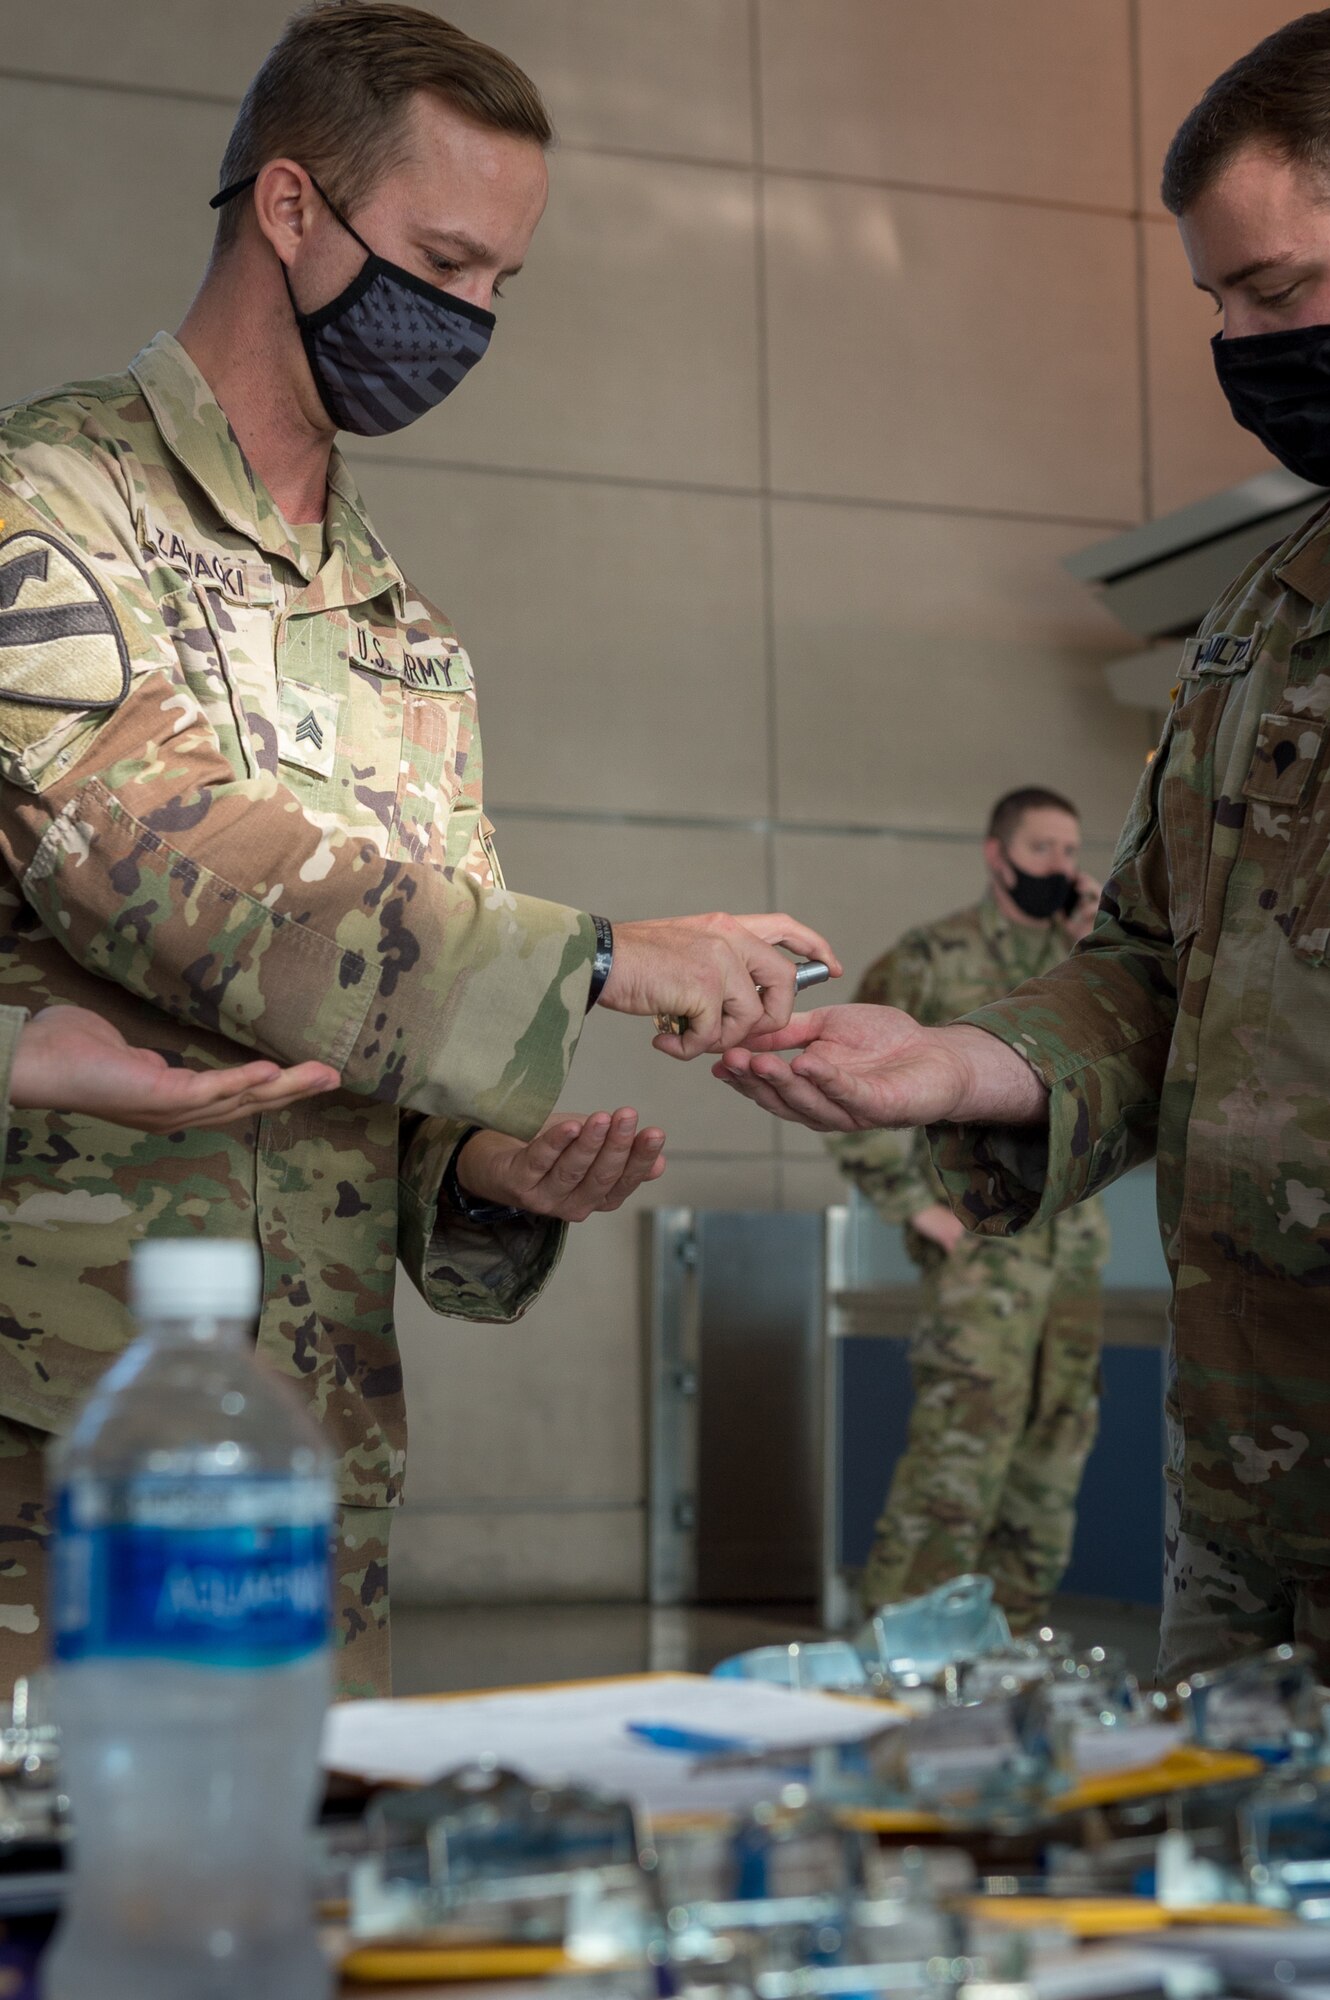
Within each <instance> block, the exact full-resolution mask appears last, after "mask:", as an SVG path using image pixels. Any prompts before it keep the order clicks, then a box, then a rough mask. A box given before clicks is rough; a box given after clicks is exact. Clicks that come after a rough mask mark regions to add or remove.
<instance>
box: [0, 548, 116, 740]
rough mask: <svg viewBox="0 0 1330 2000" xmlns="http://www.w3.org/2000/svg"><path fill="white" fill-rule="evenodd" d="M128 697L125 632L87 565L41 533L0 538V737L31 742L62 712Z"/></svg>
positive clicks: (108, 705) (111, 705)
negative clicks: (1, 718)
mask: <svg viewBox="0 0 1330 2000" xmlns="http://www.w3.org/2000/svg"><path fill="white" fill-rule="evenodd" d="M2 527H3V523H0V528H2ZM128 692H129V646H128V643H127V641H126V638H125V633H124V630H123V628H122V626H121V622H120V620H119V618H118V617H117V616H116V613H115V609H114V607H113V605H112V603H111V600H110V598H109V597H108V596H107V594H106V592H105V591H104V590H103V588H102V586H101V584H100V583H99V582H98V581H97V579H96V577H95V576H94V575H93V573H92V570H91V569H90V568H89V567H88V565H87V564H86V563H85V562H84V561H83V559H82V558H81V557H80V556H78V555H76V554H75V552H74V551H73V549H71V548H70V546H69V544H68V543H67V542H64V541H60V540H58V539H57V537H56V536H54V535H52V534H48V533H47V531H46V530H45V529H44V528H28V527H23V528H18V529H16V530H15V531H14V532H13V533H11V534H8V535H5V534H3V533H0V712H3V713H4V725H3V729H0V734H3V735H4V736H5V737H6V738H7V739H8V740H9V741H10V742H11V743H16V742H23V743H34V742H36V741H37V740H38V739H39V738H40V737H41V736H43V735H45V734H46V732H47V731H48V730H50V729H52V728H53V727H54V726H55V725H56V723H57V722H58V721H59V719H60V713H61V712H62V711H68V710H71V709H74V710H77V709H84V708H116V707H118V706H119V704H120V703H121V702H122V701H123V700H124V698H125V696H126V695H127V694H128ZM25 710H30V711H41V710H45V711H46V713H45V714H44V715H42V714H39V713H36V712H33V713H30V714H24V713H23V711H25Z"/></svg>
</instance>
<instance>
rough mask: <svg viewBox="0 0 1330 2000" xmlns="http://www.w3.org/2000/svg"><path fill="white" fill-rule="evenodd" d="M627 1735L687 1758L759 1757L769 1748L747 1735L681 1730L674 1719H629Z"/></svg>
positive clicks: (658, 1748)
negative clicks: (665, 1720) (680, 1752)
mask: <svg viewBox="0 0 1330 2000" xmlns="http://www.w3.org/2000/svg"><path fill="white" fill-rule="evenodd" d="M625 1727H626V1728H627V1731H628V1734H629V1735H630V1736H640V1737H641V1739H642V1741H643V1742H644V1743H650V1744H651V1745H652V1747H653V1748H654V1749H656V1750H680V1751H682V1752H683V1753H684V1755H685V1756H689V1757H760V1756H762V1755H763V1754H764V1752H765V1751H766V1750H767V1749H768V1748H769V1747H770V1746H769V1745H767V1744H765V1743H758V1742H755V1741H754V1740H753V1739H752V1738H751V1737H747V1736H718V1735H716V1734H715V1733H714V1732H713V1731H712V1730H709V1729H681V1728H680V1727H679V1725H678V1724H677V1723H675V1722H629V1723H627V1724H625Z"/></svg>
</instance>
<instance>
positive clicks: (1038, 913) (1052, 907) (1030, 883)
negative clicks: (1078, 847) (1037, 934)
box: [1006, 854, 1077, 924]
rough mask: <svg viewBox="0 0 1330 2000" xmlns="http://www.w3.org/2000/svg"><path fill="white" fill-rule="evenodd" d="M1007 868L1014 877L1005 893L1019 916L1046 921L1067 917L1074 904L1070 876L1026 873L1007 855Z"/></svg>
mask: <svg viewBox="0 0 1330 2000" xmlns="http://www.w3.org/2000/svg"><path fill="white" fill-rule="evenodd" d="M1006 862H1007V866H1008V868H1010V870H1011V872H1012V874H1013V875H1014V876H1015V877H1016V885H1015V887H1014V888H1011V889H1008V890H1007V894H1008V895H1009V896H1010V897H1011V900H1012V902H1013V903H1014V904H1015V905H1016V908H1017V909H1018V910H1019V911H1020V913H1021V915H1022V916H1023V917H1034V918H1035V919H1036V920H1037V921H1038V922H1039V923H1041V924H1046V923H1049V922H1050V921H1051V920H1052V918H1054V917H1069V916H1070V915H1071V913H1072V911H1073V910H1074V909H1075V907H1076V902H1077V894H1076V883H1075V881H1074V879H1073V878H1072V877H1071V876H1070V875H1027V874H1026V872H1025V870H1024V869H1023V868H1018V867H1017V866H1016V863H1015V862H1014V861H1013V860H1012V858H1011V856H1010V855H1009V854H1008V855H1007V856H1006Z"/></svg>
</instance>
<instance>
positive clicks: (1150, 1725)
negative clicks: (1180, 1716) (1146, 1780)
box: [1075, 1722, 1186, 1778]
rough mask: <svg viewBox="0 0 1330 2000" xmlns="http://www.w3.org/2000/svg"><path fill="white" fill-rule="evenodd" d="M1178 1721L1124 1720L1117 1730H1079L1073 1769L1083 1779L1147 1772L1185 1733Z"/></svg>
mask: <svg viewBox="0 0 1330 2000" xmlns="http://www.w3.org/2000/svg"><path fill="white" fill-rule="evenodd" d="M1185 1733H1186V1732H1185V1731H1184V1730H1183V1728H1182V1726H1181V1724H1180V1723H1176V1722H1140V1723H1123V1724H1121V1725H1119V1727H1117V1728H1116V1729H1093V1728H1091V1729H1078V1730H1077V1731H1076V1737H1075V1753H1076V1769H1077V1771H1078V1772H1079V1774H1080V1776H1081V1777H1082V1778H1115V1777H1120V1776H1121V1775H1122V1774H1123V1773H1125V1772H1127V1771H1148V1770H1149V1768H1150V1766H1151V1765H1152V1764H1159V1763H1162V1761H1163V1759H1164V1758H1165V1757H1167V1756H1168V1754H1169V1752H1170V1751H1171V1750H1176V1749H1177V1747H1178V1745H1179V1743H1181V1742H1182V1740H1183V1737H1184V1735H1185Z"/></svg>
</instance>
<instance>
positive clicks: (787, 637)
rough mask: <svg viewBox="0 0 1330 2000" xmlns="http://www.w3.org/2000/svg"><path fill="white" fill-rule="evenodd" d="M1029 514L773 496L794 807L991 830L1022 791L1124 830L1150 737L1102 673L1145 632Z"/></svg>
mask: <svg viewBox="0 0 1330 2000" xmlns="http://www.w3.org/2000/svg"><path fill="white" fill-rule="evenodd" d="M1094 539H1095V536H1094V535H1093V533H1089V534H1087V533H1086V531H1085V530H1083V529H1077V528H1069V527H1054V526H1045V525H1042V524H1036V523H1030V522H1024V521H1001V520H975V519H963V518H960V517H947V516H943V515H932V514H915V515H911V514H907V513H905V512H903V511H896V510H887V509H869V508H852V507H826V506H816V505H807V504H803V503H793V502H791V503H788V504H786V503H782V504H778V505H777V506H776V508H775V540H774V547H775V577H776V659H777V686H778V742H779V800H780V812H781V816H782V818H785V819H800V820H809V821H814V822H820V823H823V824H826V823H836V822H841V823H844V822H858V823H863V824H868V825H872V824H877V825H887V826H895V827H905V828H910V827H919V828H924V827H936V828H946V829H953V830H966V829H969V828H974V829H977V828H979V827H980V826H981V825H982V823H983V821H984V819H985V818H986V816H987V813H988V809H989V807H990V806H991V804H992V802H993V800H994V799H995V798H996V797H998V796H999V795H1000V794H1001V793H1002V792H1004V791H1006V790H1008V789H1009V788H1010V787H1011V786H1013V785H1018V784H1033V783H1043V784H1050V785H1052V786H1054V787H1055V788H1057V789H1060V790H1067V791H1070V792H1071V794H1072V795H1073V796H1074V797H1075V798H1076V799H1077V800H1078V802H1079V803H1080V804H1081V807H1082V810H1083V812H1084V814H1085V820H1086V827H1087V830H1088V831H1089V832H1090V833H1093V834H1098V835H1101V836H1109V837H1111V836H1113V835H1115V834H1116V832H1117V830H1118V828H1119V826H1120V825H1121V823H1122V819H1123V817H1124V815H1125V813H1126V809H1127V806H1128V804H1129V802H1130V799H1131V794H1132V791H1133V789H1134V786H1135V783H1136V777H1137V773H1138V771H1139V768H1140V762H1141V758H1142V757H1143V755H1144V751H1145V748H1146V747H1148V746H1147V744H1146V741H1145V732H1144V731H1143V728H1142V725H1141V723H1140V720H1139V718H1138V717H1137V716H1135V715H1134V714H1133V712H1132V711H1130V710H1128V709H1123V708H1120V707H1118V706H1117V705H1116V704H1115V703H1114V702H1113V701H1112V700H1111V698H1110V696H1109V694H1108V692H1107V689H1106V688H1105V686H1104V683H1103V678H1102V673H1101V665H1100V663H1101V661H1102V660H1103V659H1104V658H1105V657H1111V656H1112V655H1113V654H1115V653H1119V652H1124V651H1128V650H1130V642H1129V641H1128V640H1127V638H1126V636H1125V635H1124V634H1123V633H1122V632H1121V631H1120V629H1119V628H1118V626H1117V625H1116V624H1115V623H1114V622H1113V621H1112V620H1111V619H1110V618H1109V617H1108V616H1107V614H1106V613H1105V612H1103V611H1102V610H1101V609H1100V608H1099V606H1098V605H1097V603H1096V602H1095V600H1094V599H1093V598H1092V597H1091V595H1090V594H1089V592H1088V591H1086V590H1085V589H1084V587H1083V586H1082V585H1080V584H1078V583H1076V582H1075V581H1074V580H1073V579H1072V578H1071V577H1070V576H1068V575H1067V573H1066V571H1065V570H1063V568H1062V567H1061V562H1060V558H1061V557H1062V556H1063V555H1064V554H1066V553H1068V552H1070V551H1071V550H1073V549H1075V548H1078V547H1083V546H1084V545H1085V544H1086V542H1087V541H1092V540H1094Z"/></svg>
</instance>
